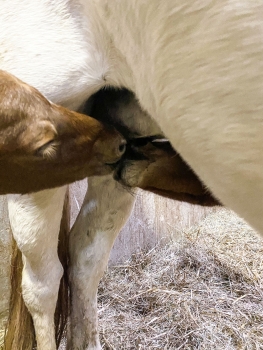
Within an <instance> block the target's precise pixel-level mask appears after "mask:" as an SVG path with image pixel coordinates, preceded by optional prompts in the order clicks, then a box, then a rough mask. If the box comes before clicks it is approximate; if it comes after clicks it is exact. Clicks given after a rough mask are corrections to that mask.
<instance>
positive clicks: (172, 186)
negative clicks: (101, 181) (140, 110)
mask: <svg viewBox="0 0 263 350" xmlns="http://www.w3.org/2000/svg"><path fill="white" fill-rule="evenodd" d="M133 151H134V152H135V153H136V154H137V158H140V156H141V158H142V159H137V160H129V159H128V158H133V157H132V156H131V157H130V156H128V157H127V158H125V157H124V158H123V159H122V161H121V162H120V165H119V167H118V169H117V170H116V171H115V178H116V179H117V180H119V181H120V182H121V183H122V184H124V185H125V186H128V187H139V188H141V189H143V190H146V191H150V192H153V193H156V194H159V195H161V196H164V197H167V198H171V199H176V200H179V201H184V202H188V203H193V204H199V205H207V206H210V205H219V202H218V201H217V200H216V199H215V198H214V197H213V196H212V195H211V194H210V192H209V191H208V190H207V189H206V187H205V186H204V185H203V183H202V182H201V181H200V180H199V178H198V177H197V176H196V174H195V173H194V172H193V171H192V170H191V168H190V167H189V166H188V165H187V164H186V163H185V162H184V160H183V159H182V158H181V157H180V155H179V154H178V153H176V152H175V151H174V149H173V148H172V147H171V145H170V144H169V143H168V142H165V143H163V144H162V143H157V142H156V143H152V142H148V143H147V144H146V145H144V146H141V147H136V148H133ZM135 158H136V157H135Z"/></svg>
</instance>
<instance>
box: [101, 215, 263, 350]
mask: <svg viewBox="0 0 263 350" xmlns="http://www.w3.org/2000/svg"><path fill="white" fill-rule="evenodd" d="M98 307H99V318H100V319H99V324H100V338H101V340H102V346H103V349H107V350H109V349H116V350H121V349H140V350H142V349H163V350H166V349H189V350H190V349H191V350H194V349H205V350H209V349H211V350H212V349H213V350H214V349H216V350H217V349H218V350H219V349H224V350H230V349H231V350H232V349H235V350H236V349H248V350H249V349H251V350H256V349H263V241H262V240H261V239H260V237H259V236H257V235H256V234H255V233H254V232H253V230H252V229H251V228H250V227H248V226H247V225H246V224H245V222H244V221H243V220H241V219H240V218H238V217H237V216H235V215H233V214H232V213H231V212H230V211H229V210H226V209H219V210H218V211H217V212H216V213H213V214H211V215H210V216H208V217H207V218H206V219H205V220H204V221H203V222H201V224H200V225H199V226H196V227H193V228H191V229H189V230H187V231H186V232H184V233H183V234H182V236H181V239H180V240H179V241H178V240H177V241H174V242H173V241H171V242H169V243H168V244H167V245H165V246H159V247H156V248H155V249H154V250H152V251H150V252H148V253H143V252H142V253H140V254H138V255H136V256H133V257H132V259H131V260H129V261H127V262H126V263H125V264H122V265H120V266H115V267H113V268H111V269H109V271H108V272H107V273H106V274H105V277H104V278H103V280H102V281H101V284H100V287H99V294H98Z"/></svg>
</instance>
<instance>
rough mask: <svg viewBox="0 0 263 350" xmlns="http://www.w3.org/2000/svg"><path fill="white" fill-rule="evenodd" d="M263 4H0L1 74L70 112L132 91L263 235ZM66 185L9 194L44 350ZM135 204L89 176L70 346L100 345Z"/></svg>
mask: <svg viewBox="0 0 263 350" xmlns="http://www.w3.org/2000/svg"><path fill="white" fill-rule="evenodd" d="M262 18H263V3H262V1H259V0H254V1H251V0H220V1H213V0H199V1H194V0H186V1H183V2H182V1H179V0H163V1H160V0H159V1H158V0H110V1H109V0H75V1H74V0H72V1H71V0H55V1H54V0H46V1H42V0H39V1H35V0H23V1H21V0H1V2H0V68H1V69H4V70H7V71H9V72H11V73H13V74H15V75H16V76H17V77H19V78H20V79H22V80H24V81H26V82H27V83H29V84H31V85H33V86H35V87H36V88H38V89H39V90H40V91H41V92H42V93H43V94H44V95H45V96H46V97H47V98H48V99H50V100H51V101H54V102H56V103H59V104H62V105H64V106H66V107H70V108H72V109H78V108H79V107H80V106H81V105H82V103H83V101H84V100H86V99H87V98H88V97H89V96H90V95H91V94H92V93H94V92H95V91H97V90H98V89H100V88H101V87H103V86H106V85H111V86H124V87H126V88H129V89H130V90H132V91H133V92H135V94H136V96H137V97H138V99H139V101H140V103H141V105H142V107H143V108H144V109H145V110H146V111H147V112H148V113H149V114H150V115H151V116H152V117H153V119H154V120H155V121H156V122H157V123H158V124H159V126H160V127H161V129H162V131H163V132H164V134H165V135H166V137H168V138H169V139H170V141H171V142H172V144H173V146H174V147H175V148H176V150H177V151H178V152H179V153H180V154H181V155H182V156H183V157H184V159H185V160H186V161H187V162H188V163H189V164H190V165H191V167H192V168H193V169H194V170H195V171H196V173H197V174H198V175H199V176H200V177H201V178H202V180H203V181H204V182H205V183H206V184H207V185H208V186H209V188H210V189H211V190H212V191H213V193H214V194H215V195H216V196H217V197H218V198H219V199H220V200H221V201H222V203H224V204H225V205H227V206H229V207H230V208H232V209H233V210H235V211H236V212H237V213H238V214H239V215H241V216H243V217H244V218H245V219H246V220H247V221H248V222H249V223H250V224H251V225H252V226H254V227H255V228H256V229H257V230H258V231H259V232H261V233H262V234H263V220H262V213H263V22H262ZM64 194H65V188H58V189H55V190H49V191H43V192H41V193H37V194H34V195H28V196H10V197H9V212H10V220H11V226H12V230H13V233H14V237H15V239H16V241H17V244H18V246H19V248H20V249H21V251H22V253H23V259H24V271H23V281H22V288H23V297H24V300H25V302H26V304H27V306H28V309H29V311H30V313H31V315H32V317H33V321H34V327H35V331H36V337H37V344H38V350H54V349H56V345H55V340H54V327H53V315H54V309H55V304H56V299H57V291H58V286H59V280H60V277H61V275H62V268H61V264H60V262H59V259H58V256H57V242H58V231H59V224H60V219H61V212H62V207H63V201H64ZM133 202H134V197H133V196H131V195H130V194H129V193H127V192H125V191H124V190H123V189H122V188H121V187H120V186H119V185H118V184H117V183H115V182H114V180H113V179H112V177H110V176H107V177H105V178H99V179H95V178H93V179H90V181H89V191H88V193H87V195H86V198H85V202H84V205H83V207H82V210H81V213H80V215H79V217H78V220H77V222H76V224H75V226H74V230H73V233H72V235H71V240H70V248H71V274H70V275H71V283H72V286H73V287H72V293H73V299H72V308H73V311H72V320H71V333H72V336H71V343H70V349H86V350H87V349H88V350H91V349H94V350H95V349H96V350H97V349H100V344H99V339H98V332H97V315H96V293H97V284H98V282H99V279H100V277H101V275H102V273H103V271H104V268H105V266H106V264H107V260H108V256H109V252H110V249H111V247H112V244H113V241H114V239H115V237H116V235H117V234H118V232H119V230H120V228H121V227H122V225H123V224H124V223H125V221H126V220H127V218H128V216H129V214H130V211H131V209H132V206H133Z"/></svg>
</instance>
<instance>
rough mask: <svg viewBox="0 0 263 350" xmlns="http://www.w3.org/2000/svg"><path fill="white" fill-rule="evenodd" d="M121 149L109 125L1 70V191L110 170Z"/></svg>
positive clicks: (53, 184) (44, 185)
mask: <svg viewBox="0 0 263 350" xmlns="http://www.w3.org/2000/svg"><path fill="white" fill-rule="evenodd" d="M124 151H125V141H124V139H123V137H122V136H121V135H120V134H119V133H118V132H117V131H116V130H114V129H113V128H109V127H105V126H104V125H103V124H102V123H100V122H99V121H97V120H96V119H94V118H91V117H89V116H86V115H82V114H79V113H76V112H73V111H70V110H68V109H66V108H64V107H61V106H58V105H55V104H53V103H51V102H49V101H48V100H47V99H46V98H44V96H43V95H42V94H40V92H39V91H38V90H36V89H34V88H33V87H31V86H29V85H28V84H26V83H24V82H22V81H21V80H19V79H17V78H16V77H15V76H13V75H11V74H9V73H7V72H5V71H2V70H0V194H5V193H28V192H35V191H39V190H43V189H47V188H52V187H58V186H62V185H65V184H67V183H70V182H74V181H76V180H80V179H83V178H84V177H86V176H94V175H105V174H108V173H110V172H112V167H111V165H110V164H113V163H116V162H117V161H118V160H119V159H120V157H121V156H122V154H123V153H124Z"/></svg>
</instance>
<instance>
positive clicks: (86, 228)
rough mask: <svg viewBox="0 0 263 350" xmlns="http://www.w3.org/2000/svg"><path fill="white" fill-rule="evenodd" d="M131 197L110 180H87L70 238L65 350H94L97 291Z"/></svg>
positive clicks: (110, 178)
mask: <svg viewBox="0 0 263 350" xmlns="http://www.w3.org/2000/svg"><path fill="white" fill-rule="evenodd" d="M134 200H135V195H134V194H131V193H129V192H127V190H125V189H124V188H123V187H122V186H121V185H120V184H118V183H117V182H115V181H114V180H113V179H112V177H111V176H104V177H100V178H91V179H89V188H88V192H87V195H86V197H85V199H84V203H83V206H82V208H81V211H80V214H79V216H78V218H77V220H76V223H75V225H74V227H73V229H72V232H71V234H70V243H69V247H70V248H69V249H70V258H71V262H70V265H71V267H70V281H71V297H72V305H71V340H70V343H69V347H68V348H69V349H72V350H73V349H74V350H77V349H82V350H91V349H92V350H95V349H96V350H98V349H100V348H101V347H100V342H99V336H98V324H97V288H98V284H99V281H100V279H101V277H102V275H103V272H104V270H105V268H106V266H107V263H108V258H109V254H110V251H111V248H112V245H113V243H114V240H115V238H116V236H117V234H118V233H119V231H120V229H121V228H122V226H123V225H124V224H125V222H126V220H127V218H128V217H129V215H130V213H131V210H132V208H133V204H134Z"/></svg>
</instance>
